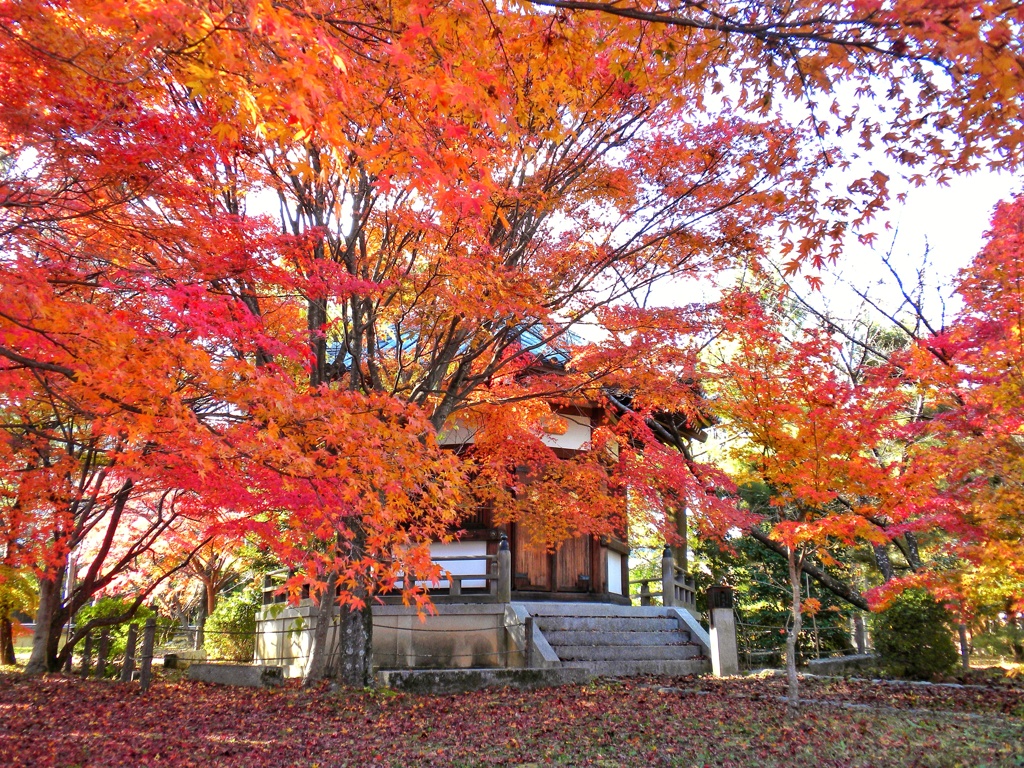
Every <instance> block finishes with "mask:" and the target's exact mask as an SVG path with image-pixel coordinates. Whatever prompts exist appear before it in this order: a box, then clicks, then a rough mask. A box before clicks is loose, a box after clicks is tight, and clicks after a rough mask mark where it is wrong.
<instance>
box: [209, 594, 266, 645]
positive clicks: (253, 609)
mask: <svg viewBox="0 0 1024 768" xmlns="http://www.w3.org/2000/svg"><path fill="white" fill-rule="evenodd" d="M261 597H262V594H261V592H260V590H258V589H256V588H255V587H246V588H245V589H243V590H240V591H238V592H235V593H234V594H233V595H230V596H229V597H222V598H221V599H220V601H219V602H218V603H217V607H216V609H214V611H213V613H212V614H210V617H209V618H208V619H207V620H206V626H205V633H206V634H205V637H204V642H203V647H204V648H205V649H206V654H207V656H208V657H209V658H211V659H226V660H229V661H242V662H244V661H252V658H253V654H254V653H255V650H256V614H257V613H259V610H260V601H261Z"/></svg>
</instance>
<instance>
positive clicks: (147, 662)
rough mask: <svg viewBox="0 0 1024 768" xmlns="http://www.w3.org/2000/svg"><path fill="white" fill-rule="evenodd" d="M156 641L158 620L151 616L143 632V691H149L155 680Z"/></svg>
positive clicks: (140, 681)
mask: <svg viewBox="0 0 1024 768" xmlns="http://www.w3.org/2000/svg"><path fill="white" fill-rule="evenodd" d="M155 639H156V619H155V618H153V617H152V616H150V617H149V618H148V619H146V627H145V629H143V630H142V666H141V669H140V670H139V683H140V684H141V685H142V690H144V691H147V690H149V683H150V681H151V680H152V679H153V642H154V640H155Z"/></svg>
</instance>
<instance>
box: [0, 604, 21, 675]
mask: <svg viewBox="0 0 1024 768" xmlns="http://www.w3.org/2000/svg"><path fill="white" fill-rule="evenodd" d="M17 663H18V659H17V657H16V656H15V655H14V626H13V624H11V617H10V616H4V617H3V618H0V664H6V665H7V666H14V665H15V664H17Z"/></svg>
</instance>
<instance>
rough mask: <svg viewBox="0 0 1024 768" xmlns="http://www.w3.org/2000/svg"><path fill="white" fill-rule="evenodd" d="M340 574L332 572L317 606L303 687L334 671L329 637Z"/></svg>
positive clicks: (328, 576)
mask: <svg viewBox="0 0 1024 768" xmlns="http://www.w3.org/2000/svg"><path fill="white" fill-rule="evenodd" d="M337 583H338V574H337V573H336V572H334V571H331V572H330V573H329V574H328V575H327V586H326V587H324V591H323V592H322V593H321V594H320V603H319V605H318V606H317V612H316V626H315V627H313V642H312V648H311V650H310V656H309V667H307V669H306V674H305V676H304V677H303V678H302V684H303V685H313V684H314V683H317V682H319V681H321V680H323V679H324V678H325V677H328V676H329V675H330V674H331V673H332V672H333V670H332V669H331V668H330V665H329V664H328V662H329V660H330V657H331V648H330V645H331V643H329V642H328V637H329V636H330V632H331V625H332V624H334V605H335V603H336V602H337V599H338V596H337V595H336V594H335V593H336V591H337V587H336V585H337Z"/></svg>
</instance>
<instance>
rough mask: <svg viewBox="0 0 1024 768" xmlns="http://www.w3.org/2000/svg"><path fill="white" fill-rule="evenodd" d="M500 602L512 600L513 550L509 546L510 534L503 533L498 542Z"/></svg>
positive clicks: (498, 595) (498, 594) (498, 596)
mask: <svg viewBox="0 0 1024 768" xmlns="http://www.w3.org/2000/svg"><path fill="white" fill-rule="evenodd" d="M497 598H498V602H499V603H511V602H512V552H511V551H510V550H509V548H508V536H506V535H505V534H504V533H503V534H501V543H500V544H498V592H497Z"/></svg>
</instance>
